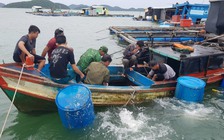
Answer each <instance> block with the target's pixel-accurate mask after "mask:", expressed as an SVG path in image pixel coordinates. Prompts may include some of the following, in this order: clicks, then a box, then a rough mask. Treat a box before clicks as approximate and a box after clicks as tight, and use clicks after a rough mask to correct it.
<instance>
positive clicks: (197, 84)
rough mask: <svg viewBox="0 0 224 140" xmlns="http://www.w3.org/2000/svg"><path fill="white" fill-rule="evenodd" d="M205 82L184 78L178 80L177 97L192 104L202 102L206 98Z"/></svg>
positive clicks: (188, 77)
mask: <svg viewBox="0 0 224 140" xmlns="http://www.w3.org/2000/svg"><path fill="white" fill-rule="evenodd" d="M205 85H206V84H205V82H204V81H203V80H201V79H198V78H195V77H190V76H182V77H179V78H178V79H177V86H176V90H175V97H176V98H177V99H180V100H185V101H190V102H201V101H202V100H203V98H204V89H205Z"/></svg>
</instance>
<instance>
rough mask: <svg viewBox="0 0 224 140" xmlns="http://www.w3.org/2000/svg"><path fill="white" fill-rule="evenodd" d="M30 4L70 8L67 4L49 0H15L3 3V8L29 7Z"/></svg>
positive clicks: (50, 7) (52, 7)
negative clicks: (21, 0) (20, 0)
mask: <svg viewBox="0 0 224 140" xmlns="http://www.w3.org/2000/svg"><path fill="white" fill-rule="evenodd" d="M32 6H42V7H43V8H47V9H70V8H69V7H68V6H66V5H64V4H60V3H53V2H51V1H50V0H31V1H24V2H15V3H9V4H7V5H5V6H4V7H5V8H31V7H32Z"/></svg>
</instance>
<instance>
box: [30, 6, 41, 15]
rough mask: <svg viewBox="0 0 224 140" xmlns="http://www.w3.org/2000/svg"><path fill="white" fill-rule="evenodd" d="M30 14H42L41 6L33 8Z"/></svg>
mask: <svg viewBox="0 0 224 140" xmlns="http://www.w3.org/2000/svg"><path fill="white" fill-rule="evenodd" d="M32 12H34V13H43V8H42V7H41V6H33V7H32Z"/></svg>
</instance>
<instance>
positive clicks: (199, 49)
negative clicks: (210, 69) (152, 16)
mask: <svg viewBox="0 0 224 140" xmlns="http://www.w3.org/2000/svg"><path fill="white" fill-rule="evenodd" d="M192 47H193V48H194V52H192V53H190V54H183V53H180V52H178V51H175V50H173V49H172V47H171V46H166V47H156V48H151V47H150V50H151V51H153V52H155V53H158V54H160V55H162V56H165V57H169V58H172V59H175V60H178V61H180V60H184V59H192V58H200V57H205V56H215V55H224V52H223V51H220V50H218V49H215V48H213V47H205V46H202V45H193V46H192ZM183 55H185V56H184V57H183Z"/></svg>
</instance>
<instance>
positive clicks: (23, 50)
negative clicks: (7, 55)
mask: <svg viewBox="0 0 224 140" xmlns="http://www.w3.org/2000/svg"><path fill="white" fill-rule="evenodd" d="M18 46H19V48H20V50H21V51H22V52H23V53H24V54H26V55H27V56H28V57H30V58H31V59H32V60H33V61H34V56H33V55H32V54H31V53H30V52H29V51H28V50H27V49H26V47H25V42H23V41H20V42H19V44H18ZM20 58H22V59H21V61H22V62H23V63H24V62H25V57H20Z"/></svg>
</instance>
